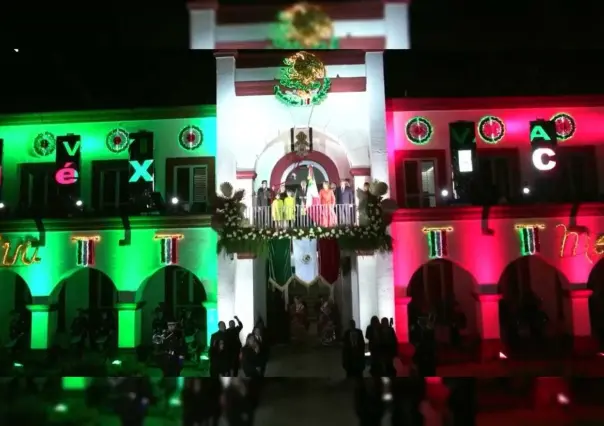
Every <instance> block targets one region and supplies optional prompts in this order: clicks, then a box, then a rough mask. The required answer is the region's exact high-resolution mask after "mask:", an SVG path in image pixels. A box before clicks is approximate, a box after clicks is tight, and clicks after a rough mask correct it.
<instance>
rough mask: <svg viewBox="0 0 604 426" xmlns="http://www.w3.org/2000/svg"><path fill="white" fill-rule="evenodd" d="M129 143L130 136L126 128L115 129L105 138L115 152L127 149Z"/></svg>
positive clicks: (108, 146) (110, 148)
mask: <svg viewBox="0 0 604 426" xmlns="http://www.w3.org/2000/svg"><path fill="white" fill-rule="evenodd" d="M129 144H130V136H129V135H128V132H127V131H125V130H124V129H113V130H112V131H110V132H109V133H108V134H107V137H106V138H105V146H106V147H107V149H108V150H109V151H111V152H113V153H114V154H118V153H120V152H123V151H125V150H126V149H128V146H129Z"/></svg>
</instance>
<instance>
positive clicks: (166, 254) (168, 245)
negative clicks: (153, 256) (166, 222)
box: [153, 234, 185, 265]
mask: <svg viewBox="0 0 604 426" xmlns="http://www.w3.org/2000/svg"><path fill="white" fill-rule="evenodd" d="M184 238H185V236H184V235H183V234H156V235H155V236H154V237H153V239H154V240H156V241H158V240H159V241H160V243H161V244H160V260H161V263H162V265H175V264H177V263H178V250H177V249H178V241H180V240H182V239H184Z"/></svg>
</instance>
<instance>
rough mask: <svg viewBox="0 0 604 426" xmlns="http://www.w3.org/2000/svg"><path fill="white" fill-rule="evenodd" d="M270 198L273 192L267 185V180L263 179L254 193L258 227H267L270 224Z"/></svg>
mask: <svg viewBox="0 0 604 426" xmlns="http://www.w3.org/2000/svg"><path fill="white" fill-rule="evenodd" d="M272 199H273V192H272V191H271V189H270V188H269V187H268V182H267V181H266V180H263V181H262V183H261V184H260V188H259V189H258V192H257V193H256V209H257V212H256V215H255V216H256V225H257V226H258V227H260V228H264V227H267V226H268V225H269V224H270V220H271V214H270V205H271V200H272Z"/></svg>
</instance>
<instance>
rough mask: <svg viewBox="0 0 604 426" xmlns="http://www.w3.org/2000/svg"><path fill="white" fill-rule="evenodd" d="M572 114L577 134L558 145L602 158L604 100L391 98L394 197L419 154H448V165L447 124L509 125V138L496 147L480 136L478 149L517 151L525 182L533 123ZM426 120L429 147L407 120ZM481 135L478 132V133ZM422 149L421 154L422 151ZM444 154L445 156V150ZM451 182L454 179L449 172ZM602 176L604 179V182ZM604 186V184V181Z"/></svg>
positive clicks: (389, 126)
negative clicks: (404, 168) (401, 170)
mask: <svg viewBox="0 0 604 426" xmlns="http://www.w3.org/2000/svg"><path fill="white" fill-rule="evenodd" d="M562 112H563V113H567V114H569V115H571V116H572V117H573V119H574V121H575V123H576V131H575V133H574V135H573V137H572V138H571V139H569V140H566V141H563V142H559V145H560V146H585V145H595V146H597V149H596V151H597V156H598V158H599V159H600V160H601V159H602V157H604V152H603V151H602V150H604V98H603V97H559V98H555V97H551V98H536V97H535V98H482V99H472V98H468V99H410V98H405V99H390V100H388V101H387V113H386V117H387V119H386V120H387V123H386V125H387V132H388V152H389V160H390V161H389V164H390V182H391V183H392V186H393V188H392V193H394V194H396V193H397V188H396V187H395V186H397V185H400V179H399V182H398V183H397V179H396V174H397V173H396V170H397V165H400V164H401V163H400V162H401V161H402V160H403V159H404V158H409V157H410V156H418V155H421V151H425V150H442V151H444V155H445V158H446V159H447V162H448V161H449V155H448V151H449V127H448V125H449V123H450V122H454V121H473V122H475V123H478V122H479V121H480V119H481V118H483V117H484V116H487V115H492V116H495V117H498V118H500V119H501V120H502V121H503V122H504V124H505V136H504V137H503V139H502V140H500V141H499V142H498V143H496V144H488V143H485V142H484V141H483V140H482V139H481V138H480V137H477V138H476V141H477V148H478V150H486V149H502V148H513V149H517V150H518V153H519V156H520V162H521V164H520V169H521V174H522V175H523V180H530V179H531V173H532V166H531V164H530V144H529V123H530V121H534V120H536V119H539V118H542V119H546V120H549V119H550V118H551V117H552V116H554V115H555V114H557V113H562ZM417 116H420V117H424V118H426V119H428V120H429V121H430V123H431V124H432V126H433V136H432V138H431V140H430V141H429V142H428V143H427V144H425V145H421V146H419V145H414V144H412V143H411V142H410V141H409V140H408V139H407V137H406V135H405V128H406V124H407V122H408V121H409V120H410V119H411V118H414V117H417ZM477 134H478V132H477ZM418 151H419V152H420V153H418ZM442 151H441V152H442ZM447 179H448V180H449V181H450V176H448V174H447ZM603 179H604V177H602V176H601V177H600V180H603ZM601 183H604V182H601Z"/></svg>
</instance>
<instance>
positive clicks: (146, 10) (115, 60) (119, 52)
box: [0, 0, 604, 113]
mask: <svg viewBox="0 0 604 426" xmlns="http://www.w3.org/2000/svg"><path fill="white" fill-rule="evenodd" d="M242 1H245V2H247V1H248V0H225V1H224V2H225V3H232V4H237V3H238V2H242ZM268 1H271V2H281V1H282V0H268ZM221 2H222V1H221ZM165 3H166V4H165V5H162V2H161V1H160V2H154V3H152V4H154V5H155V6H149V3H148V2H147V4H146V5H145V7H142V8H141V7H139V8H138V9H136V10H127V9H124V8H123V7H120V6H116V7H113V6H111V2H107V3H100V4H102V5H103V7H102V8H95V9H93V8H91V7H90V5H89V4H84V5H85V6H86V7H85V8H84V7H82V9H81V10H79V11H78V10H71V11H70V13H67V11H59V10H57V8H56V7H55V6H54V5H52V6H49V7H52V10H50V9H49V10H47V11H43V10H41V11H39V13H37V14H36V13H30V14H29V15H28V23H29V25H27V26H23V25H18V24H19V22H18V20H8V21H9V24H10V23H12V24H13V26H12V27H11V26H5V27H3V28H2V30H1V33H0V34H1V35H3V36H4V35H5V34H6V35H10V37H4V40H10V42H9V43H7V44H8V47H9V48H8V49H5V50H4V51H3V52H1V53H0V59H1V62H0V64H1V66H2V75H3V78H2V79H1V80H0V94H1V96H0V113H10V112H32V111H53V110H54V111H60V110H74V109H97V108H133V107H145V106H150V107H152V106H171V105H192V104H204V103H214V102H215V65H214V57H213V55H212V53H211V52H203V51H197V52H191V51H188V50H187V48H188V32H189V30H188V17H187V10H186V7H185V2H184V0H173V1H166V2H165ZM285 3H287V2H285ZM437 3H438V5H437ZM443 3H444V4H447V2H436V0H422V1H421V2H420V1H415V2H414V3H413V6H412V12H411V15H412V16H411V23H412V28H411V39H412V42H413V50H412V51H406V52H396V51H390V52H387V53H386V55H385V62H386V70H385V71H386V72H385V74H386V88H387V96H390V97H400V96H414V97H421V96H435V97H436V96H502V95H516V96H522V95H525V96H527V95H548V94H552V95H565V94H569V95H572V94H592V93H593V94H598V93H604V53H603V52H604V50H577V49H571V47H584V48H592V49H593V48H595V47H604V46H602V45H603V44H604V36H601V35H600V34H598V33H597V32H602V29H601V28H604V26H601V25H596V23H594V22H592V20H590V18H589V17H594V18H593V19H598V18H597V17H599V16H603V15H602V14H600V13H599V11H595V10H586V9H581V13H580V15H581V19H574V18H575V17H578V15H577V13H578V11H577V10H569V9H568V8H567V7H566V6H560V7H554V6H550V7H549V8H548V9H543V8H541V9H540V8H539V7H536V6H533V7H530V8H528V7H526V8H524V9H513V8H512V7H511V6H507V8H506V7H505V6H503V3H498V4H499V6H500V7H499V8H498V9H497V10H498V13H494V11H491V10H487V9H486V7H485V6H482V7H481V8H479V9H477V8H469V7H465V8H462V7H457V6H456V5H455V4H456V3H460V2H457V1H456V0H450V1H449V3H450V4H449V6H448V7H443V6H442V4H443ZM465 3H466V4H467V2H465ZM539 3H541V1H537V0H535V1H534V2H532V4H535V5H538V4H539ZM555 3H556V1H554V2H550V3H549V4H550V5H555ZM507 4H510V3H507ZM454 5H455V7H454ZM25 6H26V5H24V6H22V7H25ZM97 9H98V10H97ZM101 9H102V10H101ZM91 10H94V13H92V12H91ZM544 10H545V12H544ZM141 11H142V12H141ZM23 13H24V12H23ZM84 18H85V19H84ZM7 44H4V46H7ZM10 44H12V46H10ZM12 47H17V48H19V49H20V52H19V53H18V54H16V53H14V52H12V49H11V48H12Z"/></svg>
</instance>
